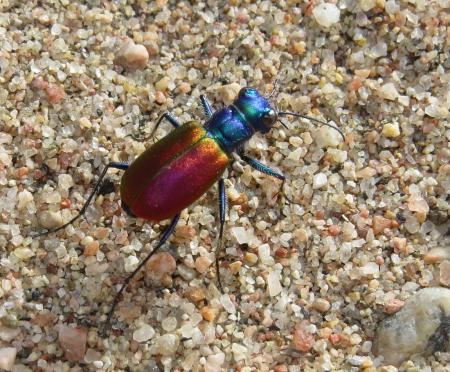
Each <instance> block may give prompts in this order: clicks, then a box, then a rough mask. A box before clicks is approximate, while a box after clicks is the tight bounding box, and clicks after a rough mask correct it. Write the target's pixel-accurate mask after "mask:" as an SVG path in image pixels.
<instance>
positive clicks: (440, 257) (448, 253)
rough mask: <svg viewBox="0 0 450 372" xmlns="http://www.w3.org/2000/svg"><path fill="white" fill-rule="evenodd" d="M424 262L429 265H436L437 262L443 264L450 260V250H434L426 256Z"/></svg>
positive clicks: (440, 248)
mask: <svg viewBox="0 0 450 372" xmlns="http://www.w3.org/2000/svg"><path fill="white" fill-rule="evenodd" d="M423 260H424V261H425V263H427V264H434V263H437V262H442V261H444V260H450V248H449V247H445V248H444V247H437V248H432V249H431V250H430V251H428V252H427V253H426V254H425V256H424V257H423Z"/></svg>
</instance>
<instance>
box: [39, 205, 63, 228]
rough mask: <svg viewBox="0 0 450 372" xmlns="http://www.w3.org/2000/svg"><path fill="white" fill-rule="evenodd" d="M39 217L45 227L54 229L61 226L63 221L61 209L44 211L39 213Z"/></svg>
mask: <svg viewBox="0 0 450 372" xmlns="http://www.w3.org/2000/svg"><path fill="white" fill-rule="evenodd" d="M38 217H39V222H40V224H41V226H42V227H43V228H44V229H53V228H55V227H58V226H61V225H62V223H63V221H62V216H61V212H60V211H55V212H53V211H48V210H47V211H43V212H41V213H39V215H38Z"/></svg>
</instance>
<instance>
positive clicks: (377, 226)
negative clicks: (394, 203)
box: [372, 215, 392, 235]
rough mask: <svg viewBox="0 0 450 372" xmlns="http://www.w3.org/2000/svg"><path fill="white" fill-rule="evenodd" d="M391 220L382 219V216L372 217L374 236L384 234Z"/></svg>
mask: <svg viewBox="0 0 450 372" xmlns="http://www.w3.org/2000/svg"><path fill="white" fill-rule="evenodd" d="M391 224H392V222H391V220H390V219H387V218H384V217H383V216H379V215H376V216H374V217H373V222H372V229H373V233H374V234H375V235H380V234H382V233H383V232H384V230H385V229H389V228H390V227H391Z"/></svg>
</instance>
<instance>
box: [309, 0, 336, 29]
mask: <svg viewBox="0 0 450 372" xmlns="http://www.w3.org/2000/svg"><path fill="white" fill-rule="evenodd" d="M313 16H314V18H315V20H316V22H317V23H318V24H319V25H321V26H323V27H326V28H328V27H330V26H332V25H334V24H335V23H338V22H339V18H340V16H341V12H340V11H339V8H338V7H337V6H336V5H335V4H331V3H321V4H318V5H316V6H315V7H314V9H313Z"/></svg>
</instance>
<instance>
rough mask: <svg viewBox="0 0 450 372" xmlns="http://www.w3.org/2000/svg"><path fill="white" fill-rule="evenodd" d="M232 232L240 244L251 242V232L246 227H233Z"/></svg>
mask: <svg viewBox="0 0 450 372" xmlns="http://www.w3.org/2000/svg"><path fill="white" fill-rule="evenodd" d="M231 233H232V234H233V235H234V237H235V238H236V240H237V241H238V243H239V244H247V243H248V242H249V239H250V237H249V234H248V232H247V230H245V228H244V227H233V228H232V229H231Z"/></svg>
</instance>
